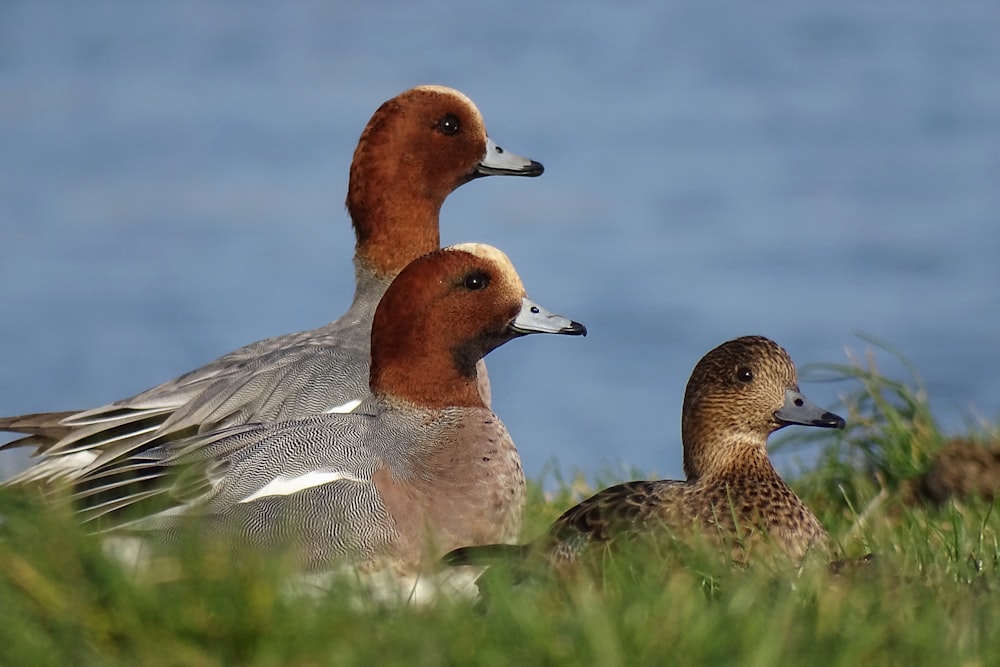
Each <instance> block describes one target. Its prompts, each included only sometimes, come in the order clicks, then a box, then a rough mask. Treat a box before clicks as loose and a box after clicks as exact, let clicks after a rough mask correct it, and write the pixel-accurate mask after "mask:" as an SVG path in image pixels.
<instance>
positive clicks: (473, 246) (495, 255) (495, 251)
mask: <svg viewBox="0 0 1000 667" xmlns="http://www.w3.org/2000/svg"><path fill="white" fill-rule="evenodd" d="M445 250H461V251H463V252H467V253H469V254H470V255H475V256H476V257H481V258H483V259H485V260H486V261H488V262H492V263H493V264H495V265H496V266H497V268H499V269H500V273H501V274H502V275H503V277H504V282H507V283H509V284H511V285H514V286H516V287H517V289H518V290H520V291H521V293H522V294H523V293H524V284H523V283H522V282H521V276H519V275H517V269H515V268H514V264H513V263H512V262H511V261H510V258H509V257H507V255H506V254H504V252H503V251H502V250H500V249H499V248H494V247H493V246H491V245H487V244H485V243H457V244H455V245H453V246H449V247H447V248H445Z"/></svg>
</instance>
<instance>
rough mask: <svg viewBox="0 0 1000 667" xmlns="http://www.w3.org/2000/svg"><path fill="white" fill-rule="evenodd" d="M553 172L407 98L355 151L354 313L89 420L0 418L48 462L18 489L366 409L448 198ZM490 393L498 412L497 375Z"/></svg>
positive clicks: (452, 114)
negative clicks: (236, 434)
mask: <svg viewBox="0 0 1000 667" xmlns="http://www.w3.org/2000/svg"><path fill="white" fill-rule="evenodd" d="M543 171H544V167H543V166H542V165H541V164H540V163H539V162H536V161H534V160H531V159H528V158H524V157H521V156H519V155H517V154H515V153H512V152H509V151H506V150H504V149H503V148H501V147H500V146H498V145H497V144H496V143H495V142H494V141H493V140H492V139H491V138H490V137H489V136H488V134H487V133H486V128H485V124H484V121H483V117H482V115H481V113H480V112H479V109H478V108H477V107H476V105H475V104H474V103H473V102H472V100H470V99H469V98H468V97H467V96H466V95H465V94H463V93H462V92H460V91H458V90H455V89H452V88H448V87H445V86H439V85H424V86H418V87H416V88H412V89H410V90H407V91H405V92H403V93H401V94H399V95H397V96H395V97H393V98H392V99H390V100H388V101H386V102H384V103H383V104H382V105H381V106H380V107H379V108H378V109H377V110H376V111H375V113H374V114H373V115H372V117H371V119H370V120H369V121H368V124H367V126H366V127H365V129H364V131H363V132H362V133H361V137H360V139H359V141H358V144H357V148H356V149H355V151H354V156H353V160H352V163H351V168H350V178H349V184H348V192H347V210H348V212H349V214H350V217H351V223H352V225H353V227H354V232H355V236H356V245H355V252H354V268H355V292H354V299H353V301H352V303H351V305H350V307H349V308H348V310H347V312H346V313H345V314H344V315H343V316H342V317H340V318H339V319H337V320H335V321H333V322H330V323H329V324H326V325H324V326H321V327H319V328H318V329H313V330H310V331H304V332H299V333H292V334H286V335H281V336H276V337H273V338H268V339H265V340H261V341H258V342H255V343H251V344H250V345H247V346H245V347H242V348H240V349H238V350H236V351H233V352H230V353H229V354H226V355H224V356H222V357H220V358H218V359H216V360H215V361H212V362H210V363H208V364H207V365H205V366H202V367H200V368H198V369H196V370H193V371H190V372H188V373H186V374H184V375H181V376H180V377H178V378H175V379H173V380H169V381H167V382H164V383H162V384H159V385H157V386H155V387H153V388H151V389H148V390H146V391H143V392H142V393H140V394H137V395H135V396H132V397H131V398H126V399H123V400H119V401H116V402H114V403H111V404H109V405H104V406H101V407H97V408H94V409H89V410H84V411H68V412H66V411H64V412H49V413H38V414H30V415H20V416H15V417H6V418H0V430H2V431H12V432H17V433H23V434H26V435H25V436H24V437H22V438H20V439H17V440H14V441H12V442H9V443H6V444H5V445H4V446H3V447H2V448H0V449H9V448H13V447H34V448H35V455H36V456H37V457H40V460H39V461H38V462H36V464H35V465H33V466H31V467H29V468H28V469H27V470H25V471H22V472H21V473H20V474H18V475H15V476H14V477H13V478H11V479H10V480H8V484H26V483H31V482H42V483H52V482H54V481H56V480H60V479H62V480H73V479H76V478H79V477H84V476H86V471H87V470H89V469H96V468H99V467H101V466H103V465H105V464H106V463H108V462H109V461H113V460H115V459H117V458H120V457H127V456H128V455H129V454H131V453H133V452H136V451H141V450H142V449H147V448H151V447H154V446H156V445H157V444H158V443H162V442H164V441H167V440H172V439H178V438H182V437H185V436H190V435H194V434H197V433H207V432H211V431H215V430H218V429H220V428H225V427H228V426H236V425H239V424H243V423H248V422H255V421H278V420H288V419H296V418H302V417H306V416H308V415H313V414H320V413H327V412H332V413H343V412H349V411H351V410H353V409H354V408H356V407H357V406H358V405H359V404H360V403H361V401H362V399H363V398H364V396H365V395H366V394H367V390H368V387H367V384H368V357H369V341H370V337H369V334H370V330H371V323H372V317H373V315H374V312H375V309H376V306H377V305H378V303H379V299H380V298H381V297H382V295H383V294H384V293H385V291H386V289H387V288H388V286H389V284H390V283H391V282H392V280H393V279H394V278H395V277H396V275H397V274H398V273H399V272H400V271H401V270H402V269H403V268H404V267H405V266H406V265H407V264H408V263H409V262H410V261H412V260H414V259H416V258H417V257H420V256H421V255H424V254H425V253H428V252H431V251H433V250H436V249H438V248H439V247H440V231H439V213H440V209H441V206H442V204H443V203H444V201H445V199H446V197H447V196H448V195H449V194H450V193H451V192H453V191H454V190H455V189H456V188H458V187H460V186H461V185H463V184H465V183H468V182H469V181H472V180H475V179H478V178H481V177H486V176H496V175H511V176H529V177H534V176H539V175H540V174H542V172H543ZM480 387H481V391H482V392H483V393H484V395H485V396H486V398H487V401H488V400H489V383H488V379H487V376H486V373H485V367H483V368H482V369H481V372H480Z"/></svg>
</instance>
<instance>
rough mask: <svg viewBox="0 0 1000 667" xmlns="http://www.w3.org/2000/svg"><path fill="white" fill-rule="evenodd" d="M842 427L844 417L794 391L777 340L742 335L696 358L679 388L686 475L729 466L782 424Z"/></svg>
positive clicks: (789, 365)
mask: <svg viewBox="0 0 1000 667" xmlns="http://www.w3.org/2000/svg"><path fill="white" fill-rule="evenodd" d="M789 424H804V425H808V426H819V427H826V428H843V425H844V420H843V419H841V418H840V417H838V416H837V415H834V414H832V413H830V412H827V411H825V410H822V409H821V408H819V407H817V406H816V405H814V404H813V403H812V402H810V401H809V400H808V399H806V398H805V397H804V396H803V395H802V394H801V393H800V392H799V386H798V378H797V375H796V372H795V365H794V364H793V363H792V359H791V357H789V356H788V353H787V352H786V351H785V350H784V349H783V348H782V347H781V346H779V345H778V344H777V343H775V342H774V341H772V340H769V339H767V338H764V337H762V336H744V337H742V338H737V339H735V340H731V341H728V342H726V343H723V344H722V345H720V346H719V347H717V348H715V349H714V350H712V351H711V352H709V353H708V354H706V355H705V356H704V357H702V359H701V361H699V362H698V365H697V366H695V369H694V371H693V372H692V373H691V379H690V380H688V385H687V390H686V392H685V394H684V408H683V414H682V418H681V434H682V439H683V442H684V472H685V474H686V475H687V476H688V479H689V480H692V479H696V478H698V477H701V476H702V475H704V474H708V473H711V472H717V471H720V470H723V469H728V468H731V467H732V465H733V464H734V462H738V461H739V460H740V458H741V457H742V456H744V455H745V452H746V449H747V448H760V449H761V450H763V449H764V448H765V447H766V445H767V437H768V436H769V435H770V434H771V433H773V432H774V431H776V430H778V429H779V428H781V427H783V426H787V425H789Z"/></svg>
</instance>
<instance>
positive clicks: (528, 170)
mask: <svg viewBox="0 0 1000 667" xmlns="http://www.w3.org/2000/svg"><path fill="white" fill-rule="evenodd" d="M543 171H545V167H543V166H542V163H541V162H535V161H534V160H531V159H528V158H526V157H521V156H520V155H517V154H516V153H511V152H510V151H505V150H504V149H502V148H500V147H499V146H497V145H496V144H495V143H493V140H492V139H490V138H489V137H486V154H485V155H484V156H483V159H482V160H481V161H480V162H479V164H478V165H477V166H476V172H475V174H474V175H475V176H541V175H542V172H543Z"/></svg>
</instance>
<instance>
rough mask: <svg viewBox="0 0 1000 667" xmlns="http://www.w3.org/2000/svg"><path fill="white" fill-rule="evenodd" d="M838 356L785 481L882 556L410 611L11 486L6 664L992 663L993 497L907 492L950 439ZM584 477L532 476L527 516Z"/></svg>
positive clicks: (591, 583)
mask: <svg viewBox="0 0 1000 667" xmlns="http://www.w3.org/2000/svg"><path fill="white" fill-rule="evenodd" d="M828 370H830V369H828ZM832 370H835V371H837V372H841V373H843V374H846V375H848V376H850V377H851V378H853V383H854V384H853V385H852V387H855V388H857V391H853V390H852V393H851V394H850V395H849V396H847V397H846V401H847V414H846V415H845V416H846V417H848V420H849V423H850V424H851V427H850V428H849V429H848V430H847V431H845V432H844V433H842V434H837V435H834V436H833V437H832V438H830V439H829V440H827V441H825V447H824V454H823V455H822V457H821V459H820V461H819V463H818V464H817V465H816V467H815V468H814V469H812V470H809V471H808V472H806V473H804V474H802V475H800V476H799V477H798V478H797V479H794V480H792V483H793V486H794V487H795V488H796V490H797V491H798V492H799V493H800V494H801V495H802V496H803V498H804V499H805V500H806V501H807V503H809V504H810V506H811V507H813V508H814V509H815V511H816V513H817V515H818V516H819V517H820V519H821V520H822V521H823V522H824V524H825V525H826V526H827V527H828V528H829V529H830V532H831V534H832V535H833V537H834V540H835V542H836V543H837V544H838V545H839V547H840V550H841V551H842V552H843V554H844V555H845V556H848V557H855V556H860V555H862V554H865V553H868V552H872V553H874V554H876V555H877V559H876V562H875V563H874V564H873V565H870V566H863V567H857V568H849V569H848V570H847V571H846V572H844V573H842V574H840V575H833V574H830V573H828V572H827V571H826V570H825V569H824V568H822V567H816V566H806V567H803V568H801V569H797V570H796V569H788V568H775V567H773V566H764V565H761V564H758V565H756V566H753V565H752V566H750V567H734V566H732V565H731V564H729V563H728V562H726V561H725V559H723V558H722V557H721V556H719V555H717V554H714V553H711V552H708V551H706V550H704V549H701V548H697V547H694V548H691V549H690V550H685V551H684V552H683V553H679V552H677V551H674V552H672V553H669V554H666V555H664V554H660V553H657V552H656V550H648V549H647V550H643V551H641V552H639V551H636V552H635V553H623V554H619V555H617V556H615V557H613V558H611V559H610V560H609V561H608V562H607V568H606V570H605V572H604V574H603V575H602V576H601V577H600V578H599V579H597V580H596V581H595V580H592V579H583V578H581V579H580V580H577V581H571V582H559V581H554V580H542V579H540V580H538V581H533V582H530V583H527V584H520V585H511V582H510V581H509V579H508V578H507V576H506V575H505V573H503V572H497V573H495V575H494V576H493V577H491V580H490V585H489V588H488V592H489V601H488V604H486V605H485V607H484V608H477V607H474V606H473V605H472V604H470V603H468V602H462V601H451V600H443V601H439V602H438V603H436V604H434V605H432V606H431V607H429V608H425V609H413V608H407V607H390V606H384V605H381V606H380V605H377V604H359V598H361V599H362V600H363V597H362V596H363V592H362V591H360V590H358V589H357V588H354V587H352V585H351V583H350V582H343V583H342V585H340V586H337V587H335V588H334V589H333V590H332V591H331V592H330V593H329V594H327V595H323V596H318V597H315V598H302V597H296V596H291V595H288V594H287V585H286V582H287V576H288V572H289V568H288V567H286V564H285V563H284V562H283V561H282V560H281V559H280V558H277V557H270V558H267V557H255V556H253V555H252V554H250V555H244V557H243V558H242V559H240V561H239V564H238V565H236V564H234V563H236V561H235V560H234V558H233V557H232V554H229V553H226V552H225V550H223V549H216V548H213V547H212V546H211V545H207V544H200V543H198V542H197V541H190V542H186V543H185V544H183V545H182V546H180V547H178V549H177V552H178V554H179V555H178V556H177V559H178V560H179V564H178V566H177V567H178V572H175V573H174V574H178V575H179V576H177V577H176V578H171V580H168V581H154V580H151V579H150V578H148V577H136V576H133V575H132V574H131V573H129V572H127V571H124V570H123V569H122V568H121V567H120V566H119V565H118V564H117V563H116V562H115V561H113V560H112V559H110V558H108V557H107V556H105V555H104V554H103V552H102V550H101V546H100V542H99V540H98V539H96V538H94V537H91V536H88V535H86V534H85V533H84V531H82V530H81V529H80V528H79V526H78V525H77V523H76V521H75V520H74V518H73V517H72V515H70V514H69V513H67V512H65V511H62V510H59V509H58V508H52V507H48V508H47V507H42V506H39V504H38V503H36V502H34V500H33V499H32V498H25V497H23V496H21V495H18V494H15V493H13V492H11V491H0V516H3V517H4V522H3V523H2V524H0V665H18V666H20V665H56V664H74V665H136V664H142V665H221V664H226V665H236V664H238V665H341V664H343V665H354V664H358V665H368V664H378V665H392V664H406V665H408V666H413V665H442V664H463V665H465V664H481V665H510V664H523V665H545V664H574V665H576V664H593V665H634V664H684V665H690V664H707V665H716V664H718V665H722V664H738V665H779V664H789V665H794V664H819V665H883V664H893V665H895V664H905V665H908V666H914V665H942V664H947V665H993V664H1000V630H998V628H997V619H1000V511H998V510H997V509H996V508H994V506H993V505H992V504H991V503H990V502H988V501H984V500H974V499H972V500H962V501H959V502H951V503H948V504H946V505H944V506H942V507H934V506H925V505H921V504H914V503H913V502H912V501H911V499H910V498H909V497H908V496H907V495H906V492H905V489H906V485H907V480H910V479H912V478H914V477H915V476H917V475H919V474H921V473H922V472H923V471H924V470H925V469H926V467H927V465H928V462H929V461H930V458H931V456H933V453H934V452H935V451H936V450H937V448H939V447H940V446H941V444H942V442H943V441H944V436H943V435H942V434H941V433H940V432H939V429H938V427H937V425H936V424H935V423H934V420H933V418H932V416H931V413H930V410H929V408H928V405H927V397H926V396H925V394H924V392H923V391H922V390H921V389H920V387H919V384H918V383H913V382H909V383H900V382H897V381H893V380H888V379H886V378H883V377H881V376H880V375H879V373H878V371H877V369H876V368H875V366H874V364H873V361H872V359H868V360H867V361H866V362H865V364H864V365H861V364H859V365H854V366H848V367H838V368H834V369H832ZM788 446H791V445H788ZM609 481H613V480H602V482H609ZM574 487H575V488H574ZM578 487H579V483H578V480H577V483H576V484H571V483H570V482H568V481H564V482H563V483H562V484H561V490H560V491H559V492H558V493H557V494H555V497H546V495H545V494H543V493H542V492H541V490H540V488H541V487H540V485H533V487H532V490H531V493H530V500H529V503H530V507H529V511H528V518H527V521H526V527H525V532H526V534H527V535H529V536H531V535H535V534H537V533H538V532H539V531H540V530H542V529H543V527H544V526H545V525H546V524H547V522H548V521H550V520H551V519H552V518H554V517H555V516H556V515H558V514H559V513H560V512H561V511H562V510H563V509H565V507H567V506H568V505H569V504H570V503H571V502H572V500H573V499H576V498H579V496H580V495H581V494H582V493H583V489H580V488H578Z"/></svg>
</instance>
